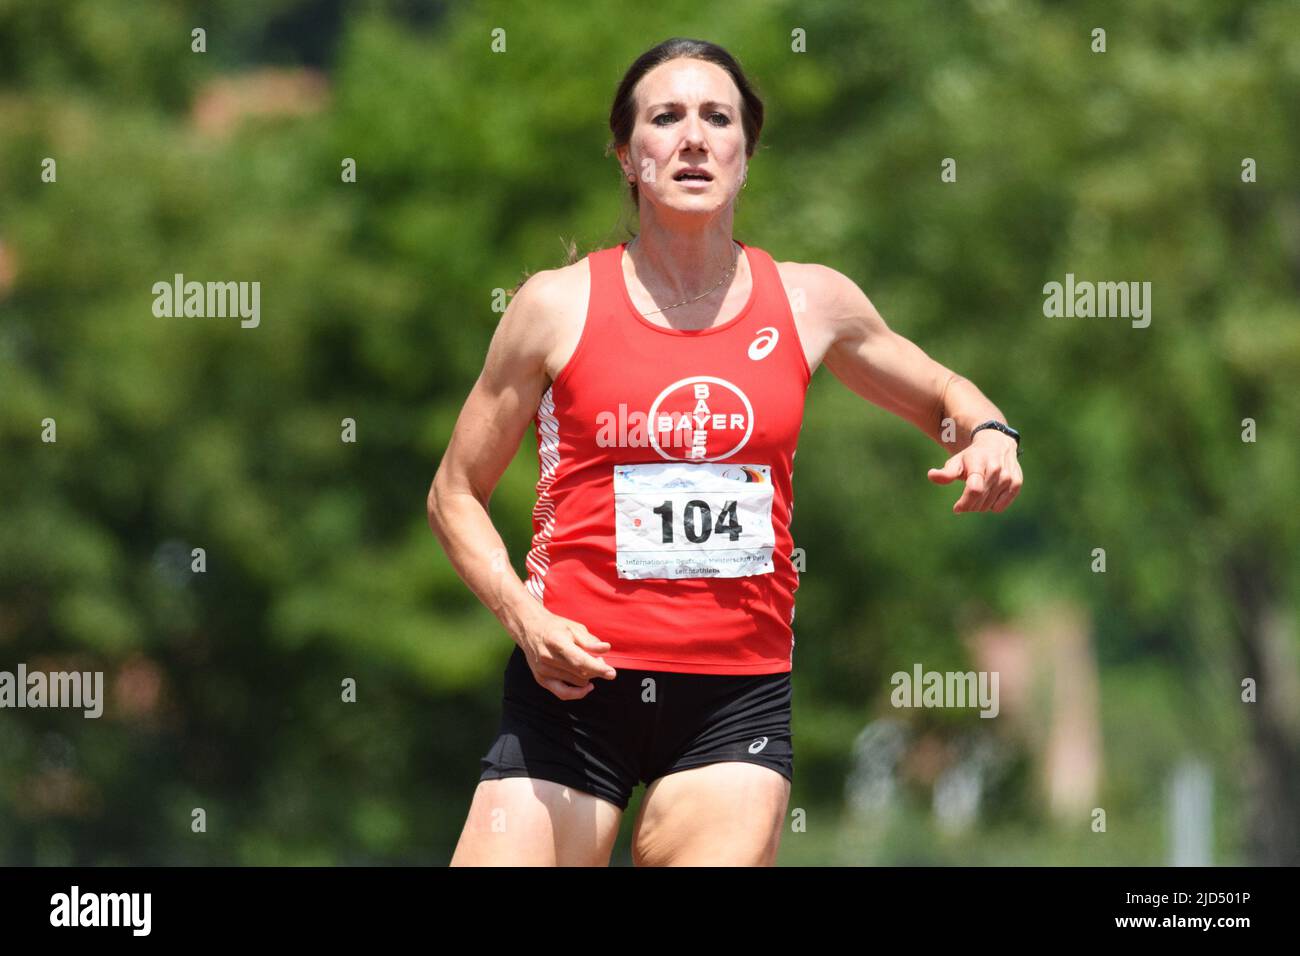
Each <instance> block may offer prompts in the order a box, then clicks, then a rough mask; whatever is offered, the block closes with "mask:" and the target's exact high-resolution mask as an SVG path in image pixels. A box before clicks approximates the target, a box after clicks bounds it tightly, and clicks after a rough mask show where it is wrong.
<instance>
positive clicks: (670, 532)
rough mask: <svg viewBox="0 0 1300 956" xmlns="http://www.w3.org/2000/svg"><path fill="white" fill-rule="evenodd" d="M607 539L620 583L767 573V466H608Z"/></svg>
mask: <svg viewBox="0 0 1300 956" xmlns="http://www.w3.org/2000/svg"><path fill="white" fill-rule="evenodd" d="M614 536H615V549H616V563H617V567H618V576H619V577H620V578H740V577H746V576H749V575H753V574H770V573H771V572H772V571H773V570H774V568H773V566H772V549H773V548H774V547H775V546H776V537H775V534H774V532H773V530H772V467H771V466H770V465H723V464H715V463H710V462H699V463H695V462H678V461H664V462H652V463H649V464H642V465H615V466H614Z"/></svg>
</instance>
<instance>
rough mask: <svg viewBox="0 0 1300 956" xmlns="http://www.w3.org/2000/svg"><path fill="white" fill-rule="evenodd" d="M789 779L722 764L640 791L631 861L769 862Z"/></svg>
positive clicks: (742, 765)
mask: <svg viewBox="0 0 1300 956" xmlns="http://www.w3.org/2000/svg"><path fill="white" fill-rule="evenodd" d="M789 799H790V781H788V780H786V779H785V777H783V776H781V775H780V774H779V773H777V772H776V771H775V770H772V769H771V768H769V767H763V766H759V765H758V764H753V763H745V762H744V761H723V762H721V763H713V764H708V765H707V766H704V767H695V768H693V769H691V770H679V771H677V772H675V773H670V774H667V775H666V776H663V777H660V778H658V779H657V780H655V781H654V782H653V783H651V784H650V786H649V787H647V788H646V792H645V797H644V798H643V799H642V801H641V812H640V813H638V814H637V819H636V826H635V827H634V829H633V831H632V862H633V863H634V864H635V865H636V866H772V865H774V864H775V863H776V851H777V849H778V847H779V846H780V844H781V833H782V831H783V829H784V826H785V810H786V805H787V804H788V802H789Z"/></svg>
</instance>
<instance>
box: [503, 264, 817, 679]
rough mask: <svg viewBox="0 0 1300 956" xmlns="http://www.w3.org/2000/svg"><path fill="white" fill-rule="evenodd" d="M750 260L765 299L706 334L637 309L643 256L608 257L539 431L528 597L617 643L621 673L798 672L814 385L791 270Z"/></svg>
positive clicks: (543, 406) (611, 658)
mask: <svg viewBox="0 0 1300 956" xmlns="http://www.w3.org/2000/svg"><path fill="white" fill-rule="evenodd" d="M739 245H740V246H741V247H742V249H743V254H744V255H745V257H746V259H747V260H748V262H749V267H750V273H751V275H752V276H753V290H752V292H751V293H750V296H749V300H748V301H747V302H746V303H745V305H744V307H743V308H742V309H741V311H740V313H739V314H738V315H736V316H735V317H734V318H733V319H731V320H729V321H727V322H725V323H723V324H721V325H718V326H715V327H713V328H709V329H701V330H695V331H683V330H674V329H669V328H666V327H663V326H658V325H655V324H654V323H653V322H651V321H650V320H649V319H647V318H645V317H644V316H643V315H641V314H640V313H639V312H638V311H637V310H636V308H635V307H634V306H633V304H632V300H631V297H630V296H629V294H628V291H627V285H626V283H625V282H624V279H623V271H622V267H621V263H622V256H623V250H624V248H625V247H626V243H621V244H620V245H618V246H615V247H612V248H608V249H601V250H599V251H596V252H592V253H590V254H589V255H588V256H587V259H588V263H589V266H590V269H591V293H590V296H589V298H588V304H587V315H586V321H585V324H584V325H583V330H582V334H581V337H580V339H579V341H578V345H577V347H576V349H575V351H574V353H573V356H572V357H571V358H570V359H569V361H568V363H567V364H566V365H565V366H564V368H563V369H562V370H561V371H560V372H559V374H558V375H557V376H556V378H555V381H554V382H553V383H552V384H551V386H550V387H549V388H548V389H547V390H546V392H545V393H544V394H543V396H542V399H541V402H540V404H539V406H538V409H537V414H536V416H535V418H534V423H535V427H536V433H537V454H538V469H539V477H538V482H537V505H536V507H535V508H534V510H533V520H532V525H533V539H532V548H531V550H530V551H529V552H528V557H527V560H526V566H527V570H528V579H527V582H526V587H527V589H528V591H529V593H530V594H532V596H533V597H534V598H536V599H537V600H539V601H541V602H542V605H543V606H544V607H545V608H546V609H547V610H549V611H551V612H553V613H555V614H558V615H560V616H562V617H566V618H569V619H571V620H575V621H578V622H579V623H581V624H583V625H585V626H586V628H587V629H588V630H589V631H590V632H591V633H592V635H593V636H595V637H597V638H599V639H601V640H605V641H608V642H609V644H610V645H611V650H610V651H608V652H607V653H605V654H603V655H601V656H603V657H604V659H605V660H606V661H607V662H608V663H609V664H611V665H613V666H614V667H615V668H618V667H629V668H637V669H644V670H658V671H680V672H684V673H697V674H772V673H782V672H786V671H789V670H790V669H791V667H792V663H793V652H794V633H793V623H794V593H795V591H796V590H797V588H798V586H799V580H798V574H797V572H796V571H795V569H794V566H793V563H792V560H791V558H792V556H791V552H792V550H793V540H792V538H791V534H790V530H789V526H790V519H791V517H792V515H793V511H794V501H793V491H792V479H793V469H794V456H795V448H796V445H797V443H798V438H799V432H800V429H801V428H802V426H803V410H804V397H805V395H806V392H807V389H808V383H809V381H810V380H811V378H812V375H811V373H810V371H809V368H808V362H807V360H806V358H805V357H804V353H803V349H802V347H801V345H800V340H799V335H798V332H797V331H796V329H795V325H794V316H793V315H792V314H791V311H790V304H789V300H788V299H787V298H786V293H785V289H784V287H783V286H782V283H781V278H780V274H779V272H778V271H777V267H776V263H775V262H774V261H773V260H772V258H771V256H769V255H768V254H767V253H766V252H765V251H763V250H762V249H759V248H756V247H754V246H748V245H746V244H745V243H739Z"/></svg>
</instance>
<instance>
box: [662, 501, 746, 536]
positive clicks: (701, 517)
mask: <svg viewBox="0 0 1300 956" xmlns="http://www.w3.org/2000/svg"><path fill="white" fill-rule="evenodd" d="M652 510H653V511H654V513H655V514H657V515H659V517H660V518H662V519H663V543H664V544H672V543H673V533H674V527H673V503H672V502H671V501H665V502H664V503H663V504H661V505H660V506H659V507H657V508H654V509H652ZM742 530H743V529H742V528H741V525H740V522H739V521H738V520H737V518H736V502H735V501H728V502H727V503H726V504H724V505H723V506H722V510H721V511H720V512H718V517H717V520H714V518H713V509H711V508H710V507H709V503H708V502H707V501H701V500H700V499H699V498H693V499H692V500H690V501H688V502H686V505H685V506H684V507H683V508H682V532H683V534H685V535H686V540H687V541H690V542H691V543H692V544H701V543H703V542H705V541H708V540H709V538H710V537H712V536H713V535H714V534H725V535H727V537H728V539H729V540H731V541H738V540H740V532H741V531H742Z"/></svg>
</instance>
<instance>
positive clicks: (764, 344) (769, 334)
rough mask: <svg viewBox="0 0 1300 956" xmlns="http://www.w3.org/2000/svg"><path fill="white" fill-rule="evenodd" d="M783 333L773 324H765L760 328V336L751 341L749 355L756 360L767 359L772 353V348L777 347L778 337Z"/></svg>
mask: <svg viewBox="0 0 1300 956" xmlns="http://www.w3.org/2000/svg"><path fill="white" fill-rule="evenodd" d="M780 337H781V333H780V332H779V331H778V330H777V329H776V328H775V327H774V326H771V325H765V326H763V327H762V328H761V329H759V330H758V338H756V339H754V341H752V342H750V343H749V357H750V358H752V359H753V360H754V361H755V362H757V361H758V360H759V359H765V358H767V357H768V356H769V355H770V354H772V349H774V348H776V342H777V339H779V338H780Z"/></svg>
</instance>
